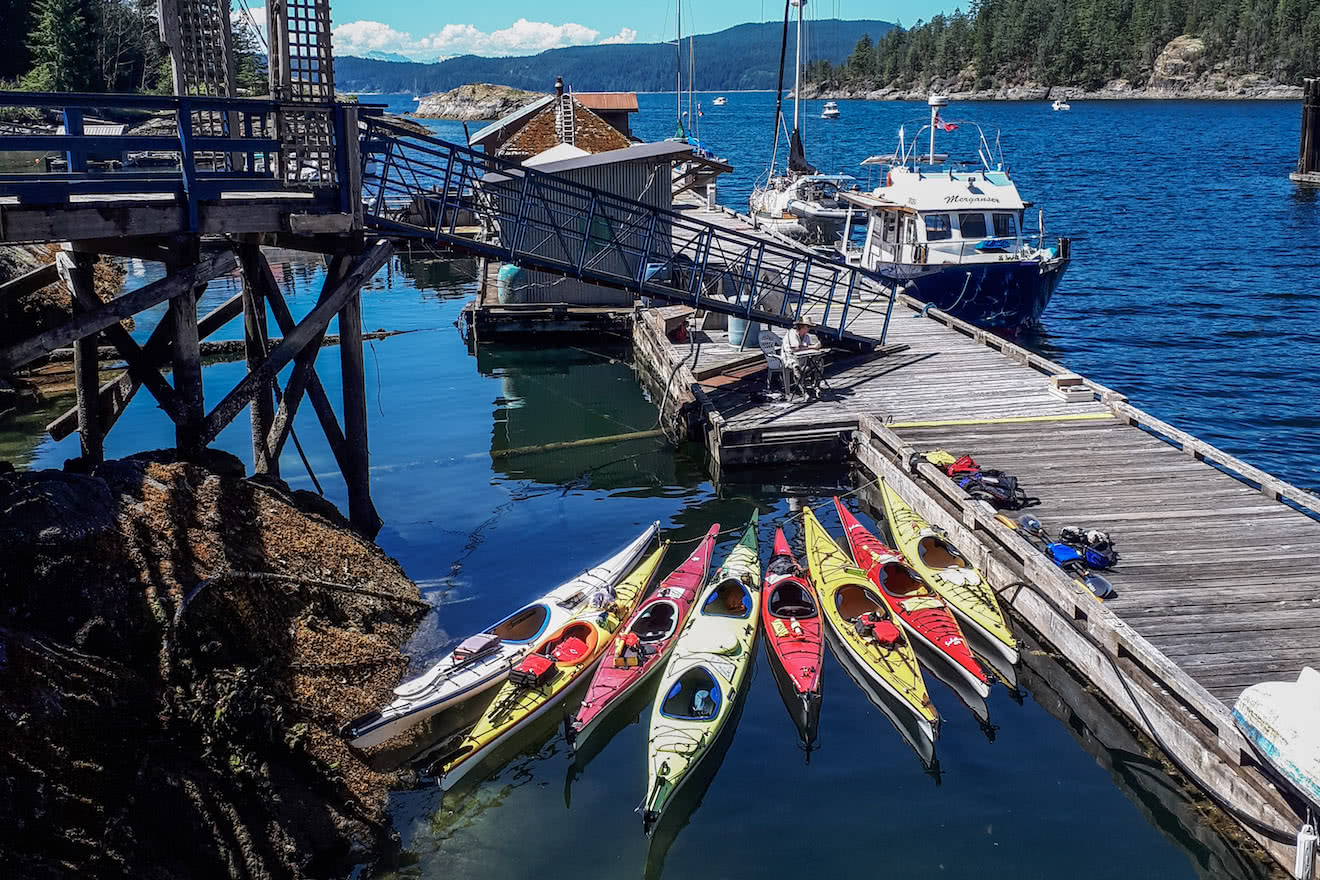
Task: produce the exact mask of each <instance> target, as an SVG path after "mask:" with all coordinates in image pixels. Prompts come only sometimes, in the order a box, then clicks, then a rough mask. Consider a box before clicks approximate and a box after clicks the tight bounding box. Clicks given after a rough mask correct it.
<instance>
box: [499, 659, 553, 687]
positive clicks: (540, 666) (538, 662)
mask: <svg viewBox="0 0 1320 880" xmlns="http://www.w3.org/2000/svg"><path fill="white" fill-rule="evenodd" d="M554 671H555V664H554V661H552V660H551V659H550V658H549V657H546V656H545V655H543V654H532V655H531V656H529V657H527V658H526V659H524V660H523V662H521V663H519V664H518V666H517V667H516V668H515V669H514V670H513V671H512V672H510V673H509V680H510V681H512V682H513V683H514V684H516V685H518V686H519V687H528V688H532V687H540V686H541V685H542V684H544V683H545V681H546V680H547V679H548V678H550V676H551V675H552V674H553V673H554Z"/></svg>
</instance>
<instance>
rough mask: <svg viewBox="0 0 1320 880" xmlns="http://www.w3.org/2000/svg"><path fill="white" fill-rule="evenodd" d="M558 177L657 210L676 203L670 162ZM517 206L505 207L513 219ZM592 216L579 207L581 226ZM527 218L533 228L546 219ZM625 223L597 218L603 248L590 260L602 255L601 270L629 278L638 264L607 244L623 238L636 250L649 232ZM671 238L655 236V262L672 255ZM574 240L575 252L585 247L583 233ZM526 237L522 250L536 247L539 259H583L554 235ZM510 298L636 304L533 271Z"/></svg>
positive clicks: (626, 295)
mask: <svg viewBox="0 0 1320 880" xmlns="http://www.w3.org/2000/svg"><path fill="white" fill-rule="evenodd" d="M556 176H557V177H562V178H564V179H565V180H571V181H573V182H574V183H579V184H582V185H583V186H589V187H592V188H593V189H598V190H602V191H604V192H608V193H614V194H616V195H620V196H623V197H624V198H628V199H632V200H634V201H641V202H644V203H645V204H647V205H651V206H653V207H657V208H663V209H669V208H670V207H672V203H673V200H672V196H671V193H670V161H669V159H668V158H661V159H645V160H638V161H633V162H616V163H612V164H608V165H597V166H592V167H588V168H579V169H573V170H569V171H563V172H560V173H558V174H557V175H556ZM514 187H516V188H517V189H520V187H521V182H520V181H519V182H517V183H515V184H514ZM517 189H513V190H512V191H510V193H509V195H508V198H511V199H516V195H515V193H516V191H517ZM513 204H514V203H513V202H512V201H511V202H507V203H506V205H507V207H506V208H505V211H507V212H508V214H509V215H511V214H514V213H516V208H514V207H513ZM589 212H590V205H589V203H587V204H583V205H581V206H580V211H579V213H580V215H581V220H580V222H581V223H585V222H586V215H587V214H588V213H589ZM529 217H531V218H532V220H533V221H534V222H539V221H540V220H542V219H544V218H541V217H538V216H537V215H536V213H535V212H532V213H530V214H529ZM627 219H628V218H627V217H620V216H606V217H601V216H600V215H599V214H598V215H597V216H596V220H595V221H594V222H593V224H592V227H593V228H592V233H593V235H597V236H600V237H601V242H602V244H600V245H595V244H593V245H590V246H589V247H588V254H589V255H591V254H592V253H593V251H594V252H595V253H596V254H597V255H598V256H597V258H596V261H595V266H596V267H597V268H600V269H602V270H604V271H608V272H610V273H612V274H620V275H626V276H628V277H630V278H631V277H633V276H634V274H635V273H636V271H637V270H638V266H637V259H638V258H637V257H636V256H632V255H629V256H627V257H625V255H623V254H620V253H619V252H618V251H617V250H611V249H607V248H606V247H604V244H603V242H604V241H605V240H607V239H608V240H613V239H614V238H615V237H617V236H622V237H623V239H624V241H625V243H626V246H627V247H631V248H634V249H636V250H641V249H642V248H644V247H645V244H646V230H645V229H632V228H630V227H629V225H628V223H627V222H626V221H627ZM558 222H559V223H560V225H563V223H564V220H563V218H558ZM667 234H668V230H667V229H664V228H661V229H658V230H656V233H655V236H654V238H653V239H652V245H651V248H652V253H653V255H654V256H653V259H654V260H657V261H659V260H663V258H664V255H665V254H666V253H667V252H668V248H669V243H668V241H667ZM576 235H577V239H576V240H574V239H573V237H572V236H568V237H567V238H568V241H567V243H568V245H569V247H570V248H572V249H579V248H580V247H581V232H577V233H576ZM528 236H529V237H528V238H527V239H526V240H525V241H524V242H523V244H524V246H529V247H532V248H533V249H534V250H535V251H536V252H537V253H540V254H544V255H546V256H549V257H552V258H554V259H556V260H565V261H568V262H575V261H576V259H577V258H578V257H579V256H580V253H572V254H569V253H566V251H565V247H564V244H565V243H564V242H561V241H560V240H559V239H557V238H556V237H555V236H553V235H548V234H546V233H545V232H541V231H538V232H529V233H528ZM589 259H590V256H589ZM509 292H510V294H511V296H510V300H509V301H511V302H524V303H569V304H572V305H585V306H625V307H626V306H630V305H632V302H633V295H632V293H630V292H628V291H625V290H617V289H613V288H609V287H601V286H599V285H596V284H590V283H587V282H584V281H579V280H578V279H576V278H566V277H564V276H561V275H555V274H552V273H548V272H540V271H536V270H531V269H523V270H522V271H520V272H519V273H518V275H517V277H516V278H515V279H514V280H513V283H512V284H511V289H510V291H509Z"/></svg>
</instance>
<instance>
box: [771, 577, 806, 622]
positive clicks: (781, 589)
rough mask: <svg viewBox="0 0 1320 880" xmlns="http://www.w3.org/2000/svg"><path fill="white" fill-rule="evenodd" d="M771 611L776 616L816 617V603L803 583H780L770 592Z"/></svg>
mask: <svg viewBox="0 0 1320 880" xmlns="http://www.w3.org/2000/svg"><path fill="white" fill-rule="evenodd" d="M770 613H771V614H773V615H774V616H775V617H815V616H816V603H815V602H814V601H812V598H811V594H810V593H808V592H807V591H806V590H805V589H803V587H802V585H801V584H795V583H787V584H780V585H779V586H777V587H775V591H774V592H773V593H771V594H770Z"/></svg>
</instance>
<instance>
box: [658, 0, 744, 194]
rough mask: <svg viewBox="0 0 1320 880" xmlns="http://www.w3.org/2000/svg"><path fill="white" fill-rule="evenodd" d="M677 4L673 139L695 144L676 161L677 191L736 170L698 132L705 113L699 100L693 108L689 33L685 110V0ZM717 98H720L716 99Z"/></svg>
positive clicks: (692, 43)
mask: <svg viewBox="0 0 1320 880" xmlns="http://www.w3.org/2000/svg"><path fill="white" fill-rule="evenodd" d="M677 6H678V40H677V41H676V44H677V46H678V64H677V67H676V70H677V75H676V77H675V84H674V100H675V102H676V105H677V106H676V109H675V130H674V136H673V137H672V138H669V140H671V141H678V142H680V143H685V144H691V145H692V158H691V159H687V160H685V161H681V162H676V163H675V164H674V172H673V180H672V185H673V191H674V194H675V195H677V194H678V193H681V192H684V191H686V190H693V189H700V188H703V187H705V185H706V184H708V183H712V182H714V180H715V178H716V177H718V176H719V175H720V174H722V173H724V172H726V171H731V170H733V169H732V167H731V166H730V165H729V162H728V160H727V159H724V158H720V157H717V156H716V155H715V153H714V152H713V151H712V150H711V149H710V148H709V147H707V146H706V144H704V143H702V141H701V137H700V134H699V125H700V123H699V121H698V120H700V119H701V117H702V112H701V104H697V106H696V111H695V115H694V113H693V108H692V84H693V82H694V81H695V79H696V62H695V60H694V59H695V58H696V45H695V38H694V37H692V36H691V35H689V36H688V92H687V103H688V106H687V110H686V111H684V110H683V0H677ZM717 102H718V99H717Z"/></svg>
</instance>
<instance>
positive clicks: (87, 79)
mask: <svg viewBox="0 0 1320 880" xmlns="http://www.w3.org/2000/svg"><path fill="white" fill-rule="evenodd" d="M96 24H97V21H96V15H95V11H94V7H93V6H92V4H91V2H90V0H41V2H40V4H39V5H38V6H37V10H36V22H35V25H34V27H33V29H32V32H31V34H29V35H28V50H29V51H30V52H31V53H32V60H33V62H34V65H33V67H32V70H30V71H29V72H28V74H27V75H26V76H24V77H23V87H24V88H27V89H31V90H33V91H43V92H83V91H92V90H95V89H97V88H99V87H100V83H98V82H97V79H98V77H97V71H96V41H95V37H94V33H95V30H94V29H95V27H96Z"/></svg>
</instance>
